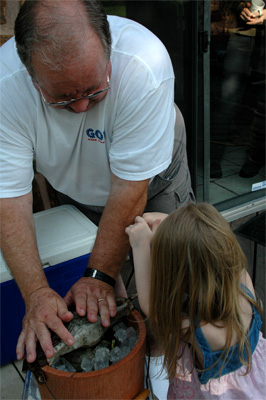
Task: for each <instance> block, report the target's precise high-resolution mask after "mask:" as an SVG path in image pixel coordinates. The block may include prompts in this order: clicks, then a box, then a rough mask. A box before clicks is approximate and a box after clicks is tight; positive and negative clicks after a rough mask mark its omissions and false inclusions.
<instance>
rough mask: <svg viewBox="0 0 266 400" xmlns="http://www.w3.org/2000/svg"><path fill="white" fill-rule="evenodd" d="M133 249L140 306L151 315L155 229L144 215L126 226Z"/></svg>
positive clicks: (146, 313) (145, 312)
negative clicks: (152, 255) (151, 247)
mask: <svg viewBox="0 0 266 400" xmlns="http://www.w3.org/2000/svg"><path fill="white" fill-rule="evenodd" d="M126 233H127V234H128V236H129V241H130V245H131V247H132V251H133V259H134V268H135V279H136V286H137V292H138V300H139V304H140V307H141V309H142V311H143V312H144V314H145V315H147V316H148V315H149V295H150V279H151V254H150V245H151V240H152V236H153V231H152V230H151V229H150V228H149V226H148V224H147V223H146V222H145V220H144V219H143V218H142V217H136V219H135V224H133V225H130V226H128V227H127V228H126Z"/></svg>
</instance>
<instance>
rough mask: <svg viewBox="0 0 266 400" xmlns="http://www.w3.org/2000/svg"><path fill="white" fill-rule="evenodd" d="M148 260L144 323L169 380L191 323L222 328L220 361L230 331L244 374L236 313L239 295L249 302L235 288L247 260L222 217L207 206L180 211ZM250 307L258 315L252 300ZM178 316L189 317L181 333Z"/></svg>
mask: <svg viewBox="0 0 266 400" xmlns="http://www.w3.org/2000/svg"><path fill="white" fill-rule="evenodd" d="M151 257H152V262H151V263H152V269H151V290H150V313H149V314H150V315H149V324H150V329H151V332H152V334H153V335H154V337H155V340H156V341H157V343H158V344H159V346H160V347H161V348H162V349H163V351H164V354H165V360H164V365H165V366H166V367H167V370H168V375H169V378H170V379H171V378H173V377H174V376H175V374H176V366H177V361H178V360H179V359H180V358H181V356H182V353H181V355H180V352H179V356H178V355H177V354H178V350H179V346H180V344H181V343H182V342H183V341H188V339H189V341H190V342H191V341H192V347H193V340H194V341H195V335H194V333H195V328H194V322H195V319H197V320H198V321H199V322H204V323H211V324H213V325H216V324H217V323H219V321H223V322H224V324H225V325H226V327H227V338H226V344H225V349H224V351H223V354H222V356H221V358H222V359H223V362H224V363H225V362H226V356H227V355H228V351H229V348H230V343H231V340H232V336H233V333H234V332H235V333H236V334H237V337H238V339H239V340H238V342H239V349H240V350H239V359H240V361H241V363H242V364H243V365H246V366H247V371H248V370H249V368H250V363H251V351H250V346H249V343H248V340H247V338H246V334H245V329H244V326H243V323H242V320H241V317H240V310H239V296H240V294H241V295H243V296H244V297H246V298H248V300H250V301H251V299H250V297H248V296H247V295H246V293H245V292H244V291H243V290H242V288H241V285H240V275H241V273H242V272H243V270H245V269H247V261H246V257H245V255H244V253H243V252H242V250H241V248H240V245H239V244H238V241H237V239H236V237H235V235H234V233H233V232H232V230H231V228H230V226H229V224H228V223H227V222H226V220H225V219H224V218H223V217H222V215H221V214H220V213H219V212H218V211H217V210H216V209H215V208H214V207H213V206H211V205H210V204H207V203H201V204H192V203H189V204H187V205H185V206H183V207H180V208H179V209H177V210H175V211H174V212H173V213H171V214H170V215H169V216H168V217H167V218H166V219H165V220H164V221H163V222H162V223H161V224H160V226H159V227H158V230H157V232H156V233H155V236H154V239H153V242H152V255H151ZM186 300H187V301H186ZM252 303H253V304H254V305H255V306H256V307H257V308H258V309H259V310H260V311H261V309H260V307H259V305H258V304H257V302H256V301H252ZM184 318H188V319H189V328H188V330H187V331H186V332H185V333H184V330H182V320H183V319H184ZM225 325H224V326H225ZM216 326H217V325H216ZM219 326H221V324H220V325H219ZM181 341H182V342H181ZM244 350H246V354H247V360H246V361H245V358H244ZM193 357H194V358H195V354H193ZM194 361H195V359H194ZM222 368H223V366H222ZM222 368H221V369H222ZM220 372H221V371H220Z"/></svg>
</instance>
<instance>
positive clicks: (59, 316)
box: [16, 287, 74, 363]
mask: <svg viewBox="0 0 266 400" xmlns="http://www.w3.org/2000/svg"><path fill="white" fill-rule="evenodd" d="M72 318H73V314H72V313H71V312H70V311H68V308H67V305H66V303H65V302H64V301H63V299H62V298H61V297H60V296H59V295H58V294H57V293H56V292H55V291H54V290H52V289H51V288H49V287H41V288H39V289H37V290H35V291H34V292H33V293H32V294H31V296H30V298H29V299H28V300H27V303H26V315H25V317H24V319H23V328H22V332H21V334H20V336H19V338H18V343H17V349H16V352H17V359H18V360H21V359H22V358H23V356H24V349H25V347H26V353H27V361H28V362H29V363H31V362H33V361H34V360H35V358H36V340H39V341H40V345H41V347H42V349H43V351H44V353H45V355H46V357H47V358H50V357H52V356H53V354H54V350H53V345H52V341H51V335H50V332H49V329H51V330H52V331H53V332H55V333H56V334H57V335H58V336H59V337H60V338H61V339H62V340H63V341H64V342H65V343H66V344H67V345H68V346H71V345H73V343H74V339H73V336H72V335H71V334H70V332H69V331H68V330H67V329H66V327H65V326H64V324H63V322H62V321H64V322H69V321H71V319H72Z"/></svg>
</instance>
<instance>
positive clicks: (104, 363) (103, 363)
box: [94, 357, 109, 371]
mask: <svg viewBox="0 0 266 400" xmlns="http://www.w3.org/2000/svg"><path fill="white" fill-rule="evenodd" d="M107 367H109V358H107V357H106V358H101V359H96V358H95V360H94V370H95V371H98V370H99V369H103V368H107Z"/></svg>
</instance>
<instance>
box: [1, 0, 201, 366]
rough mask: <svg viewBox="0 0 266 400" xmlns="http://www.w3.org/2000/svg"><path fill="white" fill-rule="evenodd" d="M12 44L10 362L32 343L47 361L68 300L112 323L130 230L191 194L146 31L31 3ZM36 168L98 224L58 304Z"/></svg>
mask: <svg viewBox="0 0 266 400" xmlns="http://www.w3.org/2000/svg"><path fill="white" fill-rule="evenodd" d="M15 40H16V46H15V42H14V40H13V39H11V40H10V41H8V42H7V43H6V44H5V45H4V46H2V48H1V60H2V61H1V62H2V68H1V69H2V78H1V93H2V105H1V112H2V116H1V141H2V142H1V178H2V179H1V198H2V200H1V227H2V251H3V253H4V256H5V259H6V261H7V263H8V265H9V267H10V269H11V271H12V273H13V275H14V278H15V280H16V282H17V283H18V285H19V288H20V291H21V294H22V296H23V299H24V301H25V304H26V315H25V318H24V321H23V329H22V332H21V334H20V337H19V340H18V345H17V358H18V359H21V358H22V357H23V355H24V349H25V347H26V351H27V360H28V361H29V362H32V361H33V360H34V359H35V357H36V351H35V343H36V339H39V340H40V343H41V346H42V348H43V350H44V351H45V354H46V356H47V357H51V356H52V354H53V347H52V343H51V339H50V334H49V330H48V328H50V329H52V330H53V331H55V332H56V333H57V334H58V335H59V336H60V337H61V338H62V340H64V341H65V342H66V343H68V344H70V345H71V344H72V343H73V337H72V336H71V334H70V333H69V332H68V331H67V329H66V328H65V327H64V325H63V323H62V321H64V322H66V321H69V320H71V318H72V313H71V312H69V311H68V308H67V306H68V305H70V304H71V303H72V302H75V304H76V310H77V312H78V314H79V315H87V318H88V319H89V321H91V322H94V321H96V318H97V314H98V312H99V313H100V315H101V319H102V324H103V325H104V326H109V323H110V316H114V315H115V313H116V305H115V297H114V286H115V283H116V280H117V278H118V275H119V271H120V270H121V268H122V265H123V263H124V261H125V258H126V255H127V253H128V250H129V242H128V239H127V237H126V234H125V227H126V226H128V225H129V224H130V223H132V222H133V221H134V218H135V216H136V215H140V214H142V213H143V211H144V210H145V209H146V211H162V212H170V211H172V210H173V209H175V208H177V207H178V206H179V205H180V204H182V203H184V202H187V201H190V200H193V192H192V189H191V184H190V175H189V170H188V166H187V157H186V138H185V127H184V122H183V119H182V116H181V114H180V111H179V110H178V109H177V108H176V109H175V108H174V100H173V98H174V74H173V70H172V66H171V62H170V58H169V55H168V54H167V51H166V49H165V48H164V46H163V45H162V43H161V42H160V41H159V40H158V38H156V37H155V36H154V35H153V34H152V33H151V32H149V31H148V30H147V29H145V28H144V27H143V26H141V25H139V24H137V23H135V22H133V21H130V20H127V19H123V18H119V17H114V16H113V17H108V19H107V17H106V15H105V12H104V10H103V8H102V5H101V4H100V3H99V2H98V1H96V0H57V1H53V0H45V1H44V0H34V1H29V0H26V2H25V3H24V5H23V6H22V8H21V10H20V13H19V15H18V18H17V20H16V24H15ZM174 126H175V127H176V130H175V129H174ZM174 131H175V132H176V135H174ZM174 136H175V140H174ZM33 159H36V166H37V170H38V171H39V172H41V173H42V174H43V175H44V176H45V177H46V178H47V179H48V181H49V182H50V184H51V185H52V186H53V188H54V189H55V190H56V192H57V195H58V199H59V202H61V203H66V202H67V203H71V204H75V205H76V206H77V207H79V208H80V209H81V210H82V211H83V212H84V213H86V214H87V215H88V216H89V217H91V219H92V220H96V219H97V220H99V219H100V222H99V228H98V233H97V238H96V241H95V245H94V248H93V251H92V254H91V257H90V261H89V266H88V269H87V270H86V272H85V276H84V277H83V278H81V279H80V280H79V281H78V282H77V283H76V284H75V285H74V286H73V287H72V288H71V290H70V291H69V292H68V293H67V294H66V296H65V298H64V300H63V299H62V298H61V297H60V296H59V295H58V294H57V293H56V292H54V291H53V290H52V289H51V288H49V285H48V283H47V281H46V278H45V275H44V273H43V268H42V265H41V261H40V257H39V254H38V249H37V245H36V236H35V231H34V222H33V215H32V192H31V182H32V179H33V170H32V161H33ZM171 160H172V161H171Z"/></svg>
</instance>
